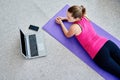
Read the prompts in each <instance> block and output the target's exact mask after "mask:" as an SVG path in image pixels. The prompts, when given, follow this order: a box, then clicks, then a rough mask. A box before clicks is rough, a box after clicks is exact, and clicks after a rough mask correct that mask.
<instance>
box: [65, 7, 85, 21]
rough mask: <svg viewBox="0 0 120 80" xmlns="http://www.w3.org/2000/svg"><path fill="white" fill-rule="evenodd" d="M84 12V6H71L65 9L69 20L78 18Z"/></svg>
mask: <svg viewBox="0 0 120 80" xmlns="http://www.w3.org/2000/svg"><path fill="white" fill-rule="evenodd" d="M85 13H86V9H85V8H84V6H82V5H81V6H77V5H74V6H71V7H70V8H69V9H68V11H67V18H68V21H69V22H75V21H77V20H80V19H81V18H82V17H83V16H84V15H85Z"/></svg>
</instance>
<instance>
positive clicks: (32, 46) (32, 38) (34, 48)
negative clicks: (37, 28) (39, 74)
mask: <svg viewBox="0 0 120 80" xmlns="http://www.w3.org/2000/svg"><path fill="white" fill-rule="evenodd" d="M29 43H30V51H31V57H33V56H38V49H37V41H36V35H29Z"/></svg>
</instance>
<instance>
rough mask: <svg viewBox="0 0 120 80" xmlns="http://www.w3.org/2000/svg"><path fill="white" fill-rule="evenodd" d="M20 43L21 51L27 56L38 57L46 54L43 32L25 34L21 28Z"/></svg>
mask: <svg viewBox="0 0 120 80" xmlns="http://www.w3.org/2000/svg"><path fill="white" fill-rule="evenodd" d="M19 31H20V43H21V53H22V55H23V56H24V57H25V58H28V59H30V58H36V57H43V56H46V51H45V46H44V40H43V37H42V35H41V34H32V35H25V34H24V33H23V32H22V30H21V29H19Z"/></svg>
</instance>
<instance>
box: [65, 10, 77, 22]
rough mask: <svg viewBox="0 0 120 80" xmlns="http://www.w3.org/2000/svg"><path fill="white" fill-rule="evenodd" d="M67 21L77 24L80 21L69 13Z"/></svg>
mask: <svg viewBox="0 0 120 80" xmlns="http://www.w3.org/2000/svg"><path fill="white" fill-rule="evenodd" d="M67 19H68V22H75V21H77V20H78V18H74V17H72V14H71V13H70V12H67Z"/></svg>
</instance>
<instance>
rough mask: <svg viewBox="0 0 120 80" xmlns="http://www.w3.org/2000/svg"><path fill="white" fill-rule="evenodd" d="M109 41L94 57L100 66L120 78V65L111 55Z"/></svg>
mask: <svg viewBox="0 0 120 80" xmlns="http://www.w3.org/2000/svg"><path fill="white" fill-rule="evenodd" d="M108 45H109V41H108V42H107V43H106V44H105V45H104V46H103V47H102V48H101V50H100V51H99V52H98V54H97V55H96V56H95V58H94V59H93V60H94V61H95V63H96V64H98V66H100V67H101V68H103V69H104V70H106V71H108V72H109V73H112V74H114V75H116V76H117V77H119V78H120V65H119V64H118V63H117V62H116V61H115V60H114V59H113V58H112V57H111V55H110V50H109V49H110V48H108V47H109V46H108Z"/></svg>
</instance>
